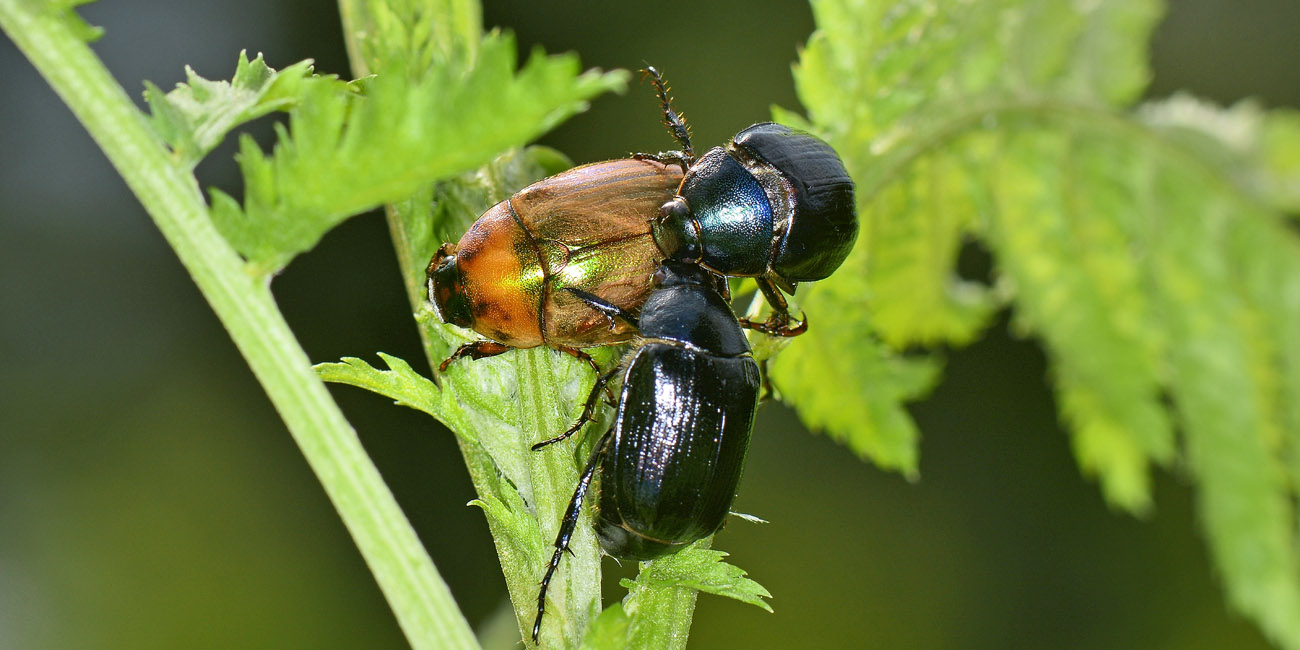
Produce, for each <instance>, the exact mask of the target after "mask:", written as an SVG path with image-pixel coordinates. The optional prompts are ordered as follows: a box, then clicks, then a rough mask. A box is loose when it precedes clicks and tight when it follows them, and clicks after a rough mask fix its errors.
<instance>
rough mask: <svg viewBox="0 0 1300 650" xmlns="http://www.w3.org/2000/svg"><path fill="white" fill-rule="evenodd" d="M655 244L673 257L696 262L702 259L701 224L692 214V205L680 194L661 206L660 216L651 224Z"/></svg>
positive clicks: (665, 253)
mask: <svg viewBox="0 0 1300 650" xmlns="http://www.w3.org/2000/svg"><path fill="white" fill-rule="evenodd" d="M650 232H651V233H652V234H653V235H654V238H655V244H657V245H658V246H659V250H661V251H663V254H664V255H666V256H668V257H669V258H671V259H675V260H681V261H683V262H695V261H697V260H699V259H700V253H701V250H700V225H699V224H698V223H696V221H695V216H694V215H692V214H691V206H690V205H689V204H687V203H686V199H685V198H683V197H680V196H675V197H673V200H671V201H669V202H667V203H665V204H664V205H663V207H661V208H659V216H658V217H656V218H655V220H654V222H653V223H652V224H651V225H650Z"/></svg>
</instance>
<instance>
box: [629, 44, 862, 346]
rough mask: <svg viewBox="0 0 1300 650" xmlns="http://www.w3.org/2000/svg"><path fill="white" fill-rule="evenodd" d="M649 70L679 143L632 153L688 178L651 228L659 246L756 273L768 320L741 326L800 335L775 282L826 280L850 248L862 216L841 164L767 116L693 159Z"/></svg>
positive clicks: (790, 285)
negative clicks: (652, 151)
mask: <svg viewBox="0 0 1300 650" xmlns="http://www.w3.org/2000/svg"><path fill="white" fill-rule="evenodd" d="M645 72H646V74H648V75H650V76H652V77H653V79H654V84H655V88H656V90H657V91H658V94H659V101H660V105H661V107H662V110H663V116H664V123H665V124H667V125H668V127H669V130H670V131H671V132H672V134H673V137H674V138H675V139H676V140H677V142H678V143H679V144H680V145H681V147H682V149H681V151H671V152H663V153H659V154H638V155H637V156H636V157H637V158H641V159H647V160H656V161H659V162H665V163H676V164H678V165H680V166H681V167H682V169H683V171H684V172H685V174H686V175H685V177H684V178H683V179H682V184H681V187H680V188H679V189H678V190H677V195H676V196H675V197H673V199H672V200H671V201H669V202H667V203H665V204H664V206H663V208H662V209H661V215H660V216H659V217H658V218H657V219H656V220H655V222H654V223H653V224H652V231H653V234H654V238H655V243H656V244H658V246H659V248H660V250H661V251H662V252H663V253H664V255H666V256H667V257H670V258H673V259H678V260H681V261H684V262H691V263H696V264H699V265H701V266H703V267H705V268H707V269H709V270H710V271H713V272H715V273H718V274H721V275H724V276H736V277H753V278H755V280H756V281H757V282H758V287H759V289H760V290H762V292H763V295H764V296H765V297H766V298H767V300H768V302H769V303H770V304H771V305H772V308H773V312H774V313H773V316H772V319H771V320H769V321H768V322H767V323H749V322H748V321H742V324H743V325H745V326H746V327H753V328H754V329H758V330H761V331H763V332H766V333H768V334H776V335H781V336H793V335H796V334H800V333H802V332H803V331H804V330H805V329H806V327H807V321H806V320H805V321H804V322H801V323H799V324H798V325H797V326H794V327H791V326H790V325H789V323H790V315H789V307H788V305H787V303H786V300H785V297H784V296H782V295H781V293H780V291H778V288H780V289H784V290H785V291H786V292H788V293H794V290H795V286H796V283H798V282H805V281H812V280H821V279H824V278H826V277H828V276H830V274H831V273H832V272H834V271H835V269H837V268H839V266H840V264H842V263H843V262H844V259H845V258H846V257H848V255H849V252H850V251H851V250H852V249H853V242H854V241H855V240H856V239H857V236H858V218H857V211H856V207H855V205H854V201H853V180H852V179H850V178H849V174H848V172H847V171H846V170H845V169H844V163H843V162H841V161H840V158H839V156H837V155H836V154H835V150H834V149H832V148H831V147H830V145H828V144H826V143H825V142H823V141H822V140H820V139H819V138H817V137H816V136H813V135H810V134H807V133H804V132H801V131H795V130H793V129H790V128H789V127H786V126H782V125H780V124H775V123H772V122H764V123H761V124H755V125H753V126H751V127H749V128H747V129H745V130H743V131H741V132H740V133H738V134H736V137H734V138H732V139H731V141H730V142H728V143H727V145H726V147H725V148H724V147H714V148H713V149H710V150H709V151H708V152H707V153H705V154H704V155H703V156H701V157H700V158H699V159H696V158H695V153H694V150H693V149H692V148H691V140H690V132H689V130H688V129H687V127H686V123H685V121H684V120H683V119H682V118H681V116H680V115H678V114H677V112H676V111H674V110H673V108H672V106H671V100H670V99H669V97H668V91H667V88H666V86H665V85H664V82H663V78H662V77H661V76H660V74H659V71H658V70H655V69H654V68H653V67H648V68H647V69H646V71H645Z"/></svg>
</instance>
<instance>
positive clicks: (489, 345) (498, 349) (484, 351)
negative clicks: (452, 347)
mask: <svg viewBox="0 0 1300 650" xmlns="http://www.w3.org/2000/svg"><path fill="white" fill-rule="evenodd" d="M513 349H514V348H512V347H510V346H508V345H504V344H502V343H497V342H496V341H474V342H472V343H466V344H465V345H462V346H460V347H459V348H457V349H456V351H455V352H453V353H452V354H451V356H449V357H447V358H446V359H443V361H442V363H440V364H438V372H447V366H450V365H451V362H453V361H455V360H457V359H459V358H461V357H469V358H471V359H486V358H487V357H495V356H496V355H498V354H501V353H503V352H509V351H510V350H513Z"/></svg>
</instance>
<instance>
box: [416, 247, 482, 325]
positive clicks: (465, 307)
mask: <svg viewBox="0 0 1300 650" xmlns="http://www.w3.org/2000/svg"><path fill="white" fill-rule="evenodd" d="M426 273H427V275H428V277H429V283H428V289H429V302H431V303H433V308H434V311H436V312H438V317H439V318H441V319H442V321H443V322H444V323H451V324H452V325H458V326H460V327H473V326H474V316H473V313H472V312H471V311H470V308H469V296H467V295H465V285H464V284H463V283H462V282H461V280H460V267H459V266H457V264H456V245H455V244H452V243H446V244H443V245H442V246H441V247H440V248H439V249H438V252H437V253H436V254H435V255H434V256H433V260H431V261H430V262H429V269H428V271H427V272H426Z"/></svg>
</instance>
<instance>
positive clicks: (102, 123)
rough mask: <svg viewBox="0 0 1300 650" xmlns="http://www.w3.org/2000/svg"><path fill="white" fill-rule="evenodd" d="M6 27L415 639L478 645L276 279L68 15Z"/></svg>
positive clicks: (8, 0)
mask: <svg viewBox="0 0 1300 650" xmlns="http://www.w3.org/2000/svg"><path fill="white" fill-rule="evenodd" d="M0 27H3V29H4V31H5V32H6V33H7V34H8V35H9V37H10V38H11V39H13V41H14V43H16V44H17V45H18V47H19V49H21V50H22V51H23V53H24V54H26V56H27V57H28V58H29V59H30V60H31V61H32V63H33V64H34V65H35V66H36V68H37V69H38V70H39V71H40V72H41V74H42V75H44V77H45V79H46V80H47V81H48V82H49V83H50V85H51V86H53V87H54V90H55V91H56V92H57V93H58V94H59V96H60V97H62V98H63V101H64V102H66V103H67V104H68V106H69V107H70V108H71V109H72V111H73V113H74V114H76V116H77V118H78V119H79V120H80V121H81V122H82V124H83V125H84V126H85V127H86V130H87V131H89V132H90V135H91V136H92V137H93V138H94V139H95V141H96V142H97V143H98V144H99V146H100V148H101V149H103V151H104V153H105V154H106V155H107V156H108V158H109V160H110V161H111V162H112V164H113V166H114V167H115V168H116V169H117V170H118V172H119V173H120V174H121V175H122V177H123V178H124V179H125V180H126V182H127V185H128V186H130V188H131V190H132V191H133V192H134V193H135V195H136V196H137V197H138V198H139V200H140V202H141V203H142V204H143V205H144V207H145V209H146V210H147V211H148V213H149V215H150V216H151V217H152V218H153V219H154V221H155V223H157V224H158V228H159V230H161V231H162V233H163V235H164V236H165V237H166V238H167V241H168V242H169V243H170V244H171V246H172V248H173V249H175V251H176V254H177V255H178V256H179V257H180V260H181V262H182V263H183V264H184V265H185V267H186V269H187V270H188V271H189V272H190V275H191V276H192V277H193V278H194V282H195V284H197V285H198V287H199V289H200V290H201V291H202V292H203V295H204V297H205V298H207V300H208V302H209V303H210V304H211V305H212V308H213V310H214V311H215V312H216V314H217V317H218V318H220V319H221V322H222V324H223V325H225V327H226V329H227V330H228V331H229V332H230V336H231V338H232V339H233V340H234V342H235V344H236V346H238V348H239V350H240V352H242V353H243V355H244V358H245V359H247V360H248V364H249V366H250V367H251V368H252V370H253V373H254V374H255V375H256V376H257V378H258V380H259V381H260V382H261V384H262V386H263V388H264V389H265V390H266V393H267V395H268V396H269V397H270V399H271V401H272V403H273V404H274V405H275V407H276V410H278V411H279V413H280V415H281V417H282V418H284V421H285V424H286V425H288V428H289V431H290V433H292V434H293V436H294V440H295V441H297V443H298V446H299V447H300V448H301V449H302V451H303V455H305V456H306V457H307V461H308V463H309V464H310V465H311V467H312V469H313V470H314V471H315V472H316V475H317V477H318V478H319V479H320V480H321V483H322V484H323V485H324V487H325V491H326V493H327V494H328V495H329V497H330V499H331V500H332V501H333V503H334V506H335V507H336V508H337V509H338V511H339V515H340V516H341V517H342V519H343V522H344V524H345V525H346V526H347V528H348V530H349V531H350V532H351V534H352V537H353V539H354V540H355V541H356V544H357V547H358V548H359V549H360V551H361V554H362V556H363V557H364V558H365V560H366V562H367V563H368V564H369V566H370V569H371V571H372V572H373V573H374V575H375V579H376V580H377V581H378V583H379V586H380V588H381V589H382V590H383V592H384V595H385V596H386V597H387V598H388V601H389V604H390V605H391V606H392V608H393V611H394V612H395V614H396V616H397V620H398V622H399V624H400V625H401V627H402V630H403V631H404V632H405V633H406V636H407V638H408V639H409V640H410V642H411V644H412V646H414V647H417V648H475V647H477V643H476V642H475V640H474V636H473V633H472V632H471V630H470V628H469V625H468V623H466V621H465V619H464V617H463V616H462V615H461V613H460V610H459V609H458V608H457V607H456V604H455V602H454V601H453V600H452V597H451V593H450V591H449V590H448V589H447V586H446V584H445V583H444V582H443V581H442V579H441V577H440V576H439V575H438V573H437V570H436V569H435V568H434V566H433V563H432V561H430V559H429V556H428V554H427V553H426V552H425V551H424V548H423V546H421V545H420V542H419V539H418V538H417V537H416V535H415V531H414V530H412V529H411V527H410V524H409V523H408V522H407V521H406V518H405V517H404V516H403V515H402V512H401V510H400V509H399V508H398V506H397V502H396V501H395V500H394V499H393V496H392V493H391V492H389V490H388V487H387V486H386V485H385V484H384V483H383V480H382V479H381V478H380V476H379V472H378V470H377V469H375V467H374V465H373V464H372V463H371V462H370V459H369V458H368V457H367V456H366V454H365V451H364V449H363V448H362V446H361V443H360V440H358V438H357V436H356V432H355V431H353V430H352V428H351V426H350V425H349V424H348V423H347V421H346V420H345V419H344V418H343V414H342V413H341V412H340V411H339V409H338V407H337V405H335V404H334V402H333V400H332V399H331V398H330V396H329V393H328V391H326V390H325V386H324V384H323V383H321V381H320V380H319V379H318V378H317V377H316V375H315V374H314V372H313V371H312V369H311V364H310V363H309V361H308V359H307V355H306V354H305V353H304V352H303V351H302V348H301V347H300V346H299V345H298V342H297V341H296V340H295V339H294V337H293V334H292V332H290V330H289V327H288V325H287V324H286V323H285V321H284V318H283V317H282V316H281V314H280V312H279V310H278V309H277V308H276V305H275V301H274V298H273V297H272V295H271V290H270V286H269V283H268V281H266V280H264V279H258V278H255V277H254V276H253V275H251V274H249V273H247V272H246V270H245V267H244V263H243V261H242V260H241V259H240V257H239V256H238V255H237V254H236V253H235V252H234V250H233V249H231V248H230V246H229V245H228V244H227V243H226V242H225V240H224V239H222V237H221V236H220V234H218V232H217V231H216V229H215V228H214V227H213V225H212V222H211V220H210V218H209V215H208V209H207V205H206V204H205V203H204V201H203V197H202V195H201V193H200V192H199V189H198V185H197V183H196V182H195V180H194V179H193V177H191V176H190V175H189V174H187V173H185V172H183V171H182V170H180V169H179V168H177V167H176V166H174V165H173V164H172V162H171V156H170V154H169V153H168V151H167V150H166V148H165V147H164V146H163V144H162V142H161V141H160V140H159V139H158V138H157V137H156V136H155V135H154V134H153V133H152V131H151V130H150V129H149V127H148V124H147V123H146V121H145V117H144V115H142V114H141V113H140V112H139V111H138V110H137V109H136V108H135V105H134V104H133V103H132V102H131V100H130V98H128V97H127V95H126V93H125V91H123V90H122V88H121V86H119V85H118V84H117V82H116V81H115V80H114V79H113V78H112V76H111V75H110V74H109V72H108V70H107V69H106V68H105V67H104V65H103V63H102V62H101V61H100V60H99V59H98V58H97V57H96V56H95V54H94V53H93V52H92V51H91V50H90V48H89V47H87V46H86V44H85V43H83V42H82V41H81V40H80V39H78V38H77V36H76V35H75V33H74V32H73V30H72V28H71V26H70V25H69V23H68V22H67V21H66V20H65V19H64V18H63V17H61V16H59V15H57V14H56V13H54V12H53V11H52V10H47V9H45V7H43V6H41V5H38V4H37V3H34V2H29V1H26V0H0Z"/></svg>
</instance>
